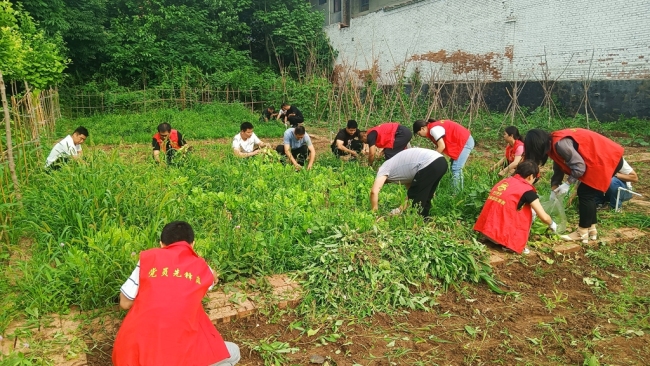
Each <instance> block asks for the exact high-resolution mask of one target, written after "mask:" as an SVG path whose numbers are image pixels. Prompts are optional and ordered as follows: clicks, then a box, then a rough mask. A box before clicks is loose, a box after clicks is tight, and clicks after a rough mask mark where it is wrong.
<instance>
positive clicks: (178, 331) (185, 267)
mask: <svg viewBox="0 0 650 366" xmlns="http://www.w3.org/2000/svg"><path fill="white" fill-rule="evenodd" d="M193 247H194V231H193V230H192V227H191V226H190V224H188V223H187V222H183V221H174V222H171V223H169V224H167V225H165V227H164V228H163V230H162V234H161V235H160V248H156V249H149V250H145V251H143V252H141V253H140V260H139V261H138V264H137V266H136V267H135V270H134V271H133V273H132V274H131V276H130V277H129V278H128V279H127V280H126V282H125V283H124V285H122V287H121V288H120V307H121V308H122V309H125V310H129V312H128V314H126V317H125V318H124V321H123V322H122V325H121V326H120V330H119V331H118V332H117V336H116V337H115V344H114V346H113V357H112V358H113V365H115V366H149V365H156V366H166V365H168V366H177V365H188V366H189V365H194V366H208V365H219V366H230V365H235V364H236V363H237V362H239V359H240V354H239V347H237V345H235V344H234V343H230V342H224V340H223V339H222V338H221V335H220V334H219V332H218V331H217V329H216V328H215V327H214V325H213V324H212V323H211V322H210V319H209V318H208V315H207V314H206V313H205V310H203V306H202V304H201V300H202V299H203V297H204V296H205V294H206V292H207V291H208V290H210V289H211V288H212V287H213V286H214V285H215V284H216V283H217V281H218V278H217V275H216V273H215V272H214V271H213V270H212V269H211V268H210V267H209V266H208V265H207V263H206V262H205V260H203V258H200V257H199V256H198V255H197V254H196V253H195V252H194V249H193Z"/></svg>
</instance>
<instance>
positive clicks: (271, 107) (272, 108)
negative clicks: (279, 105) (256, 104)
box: [266, 106, 275, 111]
mask: <svg viewBox="0 0 650 366" xmlns="http://www.w3.org/2000/svg"><path fill="white" fill-rule="evenodd" d="M266 109H270V110H272V111H274V110H275V107H274V106H270V107H266Z"/></svg>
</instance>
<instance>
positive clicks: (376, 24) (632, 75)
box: [325, 0, 650, 84]
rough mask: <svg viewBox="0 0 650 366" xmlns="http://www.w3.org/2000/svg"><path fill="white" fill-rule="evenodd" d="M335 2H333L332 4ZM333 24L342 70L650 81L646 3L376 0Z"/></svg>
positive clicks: (649, 9) (387, 79) (389, 76)
mask: <svg viewBox="0 0 650 366" xmlns="http://www.w3.org/2000/svg"><path fill="white" fill-rule="evenodd" d="M330 2H331V0H328V5H329V3H330ZM359 2H360V0H351V1H350V3H351V10H352V13H351V14H352V19H351V21H350V24H349V27H346V28H341V27H339V25H338V24H332V25H329V26H327V27H326V28H325V29H326V32H327V34H328V36H329V37H330V40H331V42H332V45H333V47H334V48H335V49H336V50H337V51H338V52H339V56H338V59H337V65H338V66H339V70H347V71H353V72H356V73H357V74H359V75H363V74H364V72H367V71H368V70H375V71H377V72H378V73H379V75H380V76H381V78H380V82H382V83H386V84H390V83H392V81H394V79H395V77H396V73H395V71H396V70H405V71H406V75H407V76H408V75H411V74H412V73H413V72H414V71H415V70H416V69H417V70H418V71H419V72H420V75H421V77H422V78H423V79H424V81H427V80H429V79H430V78H432V77H435V78H436V79H445V80H476V79H479V78H480V79H482V80H493V81H509V80H538V81H539V80H544V79H548V80H583V79H593V80H629V79H634V80H639V79H650V63H649V62H650V24H649V23H648V19H650V1H648V0H629V1H625V2H623V1H619V0H614V1H612V0H609V1H605V0H590V1H587V0H573V1H566V0H546V1H542V0H454V1H451V0H410V1H388V0H370V10H369V11H367V12H363V13H359V12H358V9H359Z"/></svg>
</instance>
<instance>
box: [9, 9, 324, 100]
mask: <svg viewBox="0 0 650 366" xmlns="http://www.w3.org/2000/svg"><path fill="white" fill-rule="evenodd" d="M5 2H6V1H5ZM16 3H17V4H18V5H19V6H20V7H21V8H22V9H25V11H27V12H28V13H29V14H31V16H33V17H34V18H35V19H36V21H38V22H39V27H40V28H41V29H42V30H43V31H44V32H45V33H46V34H47V35H48V36H49V37H51V38H57V37H58V38H59V39H61V38H62V39H63V42H64V44H65V46H66V50H65V51H66V54H67V56H68V57H69V58H70V59H71V61H72V63H71V64H70V67H69V69H68V75H69V76H70V78H71V79H72V80H70V81H72V82H73V83H75V84H79V85H83V84H85V83H87V82H90V81H96V82H99V83H105V82H108V83H117V84H119V85H122V86H135V87H137V88H142V87H150V86H154V85H160V84H162V83H164V82H165V81H169V80H170V79H174V78H178V81H180V80H181V78H182V74H183V73H184V72H187V70H191V71H192V72H193V73H195V74H196V75H199V76H202V77H205V78H207V79H209V80H213V81H217V80H222V79H224V78H225V79H229V78H230V75H231V74H232V75H236V74H239V73H241V72H242V71H243V72H244V73H246V74H247V75H249V76H252V75H254V74H256V73H258V72H259V71H261V70H264V69H267V68H271V69H274V70H279V69H280V68H283V69H284V68H286V69H287V70H289V71H293V74H294V75H300V74H301V73H302V72H304V70H305V69H306V68H310V69H314V68H315V67H317V66H316V65H317V63H318V64H319V65H322V67H324V68H325V69H329V68H331V66H330V64H331V56H330V49H329V45H328V40H327V38H326V37H325V34H324V32H323V30H322V24H323V15H322V14H321V13H318V12H314V11H312V10H311V5H310V4H309V3H308V2H305V1H302V0H289V1H286V0H285V1H280V0H263V1H262V0H223V1H197V0H190V1H183V2H182V3H179V2H175V1H171V0H154V1H147V2H142V1H137V0H116V1H101V0H89V1H65V0H52V1H46V2H44V1H40V0H17V1H16ZM55 35H57V36H55ZM59 35H60V36H59ZM182 70H184V71H182ZM193 80H196V79H193ZM216 84H217V83H213V85H216Z"/></svg>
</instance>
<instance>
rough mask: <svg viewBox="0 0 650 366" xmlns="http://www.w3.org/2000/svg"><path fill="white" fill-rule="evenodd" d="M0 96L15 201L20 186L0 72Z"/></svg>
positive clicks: (19, 196)
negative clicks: (0, 95) (0, 98)
mask: <svg viewBox="0 0 650 366" xmlns="http://www.w3.org/2000/svg"><path fill="white" fill-rule="evenodd" d="M0 94H2V109H3V110H4V113H5V135H6V138H7V160H8V161H9V172H10V173H11V180H12V181H13V182H14V190H15V192H16V199H18V200H20V199H21V194H20V184H19V183H18V177H17V176H16V163H15V162H14V151H13V146H12V144H11V120H10V119H9V106H8V105H7V92H6V90H5V81H4V78H3V77H2V71H0Z"/></svg>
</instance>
